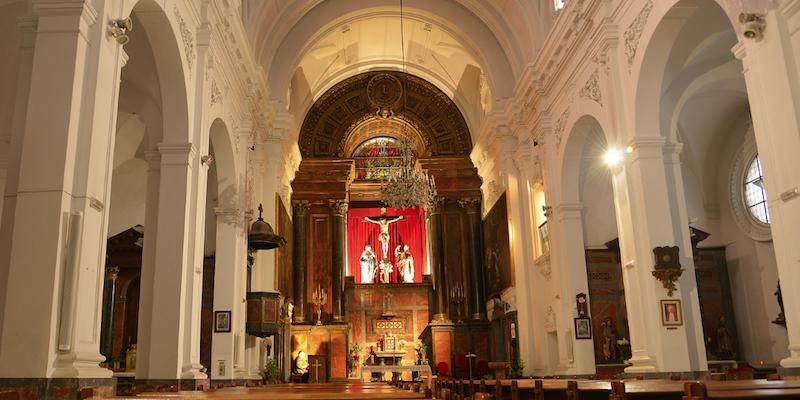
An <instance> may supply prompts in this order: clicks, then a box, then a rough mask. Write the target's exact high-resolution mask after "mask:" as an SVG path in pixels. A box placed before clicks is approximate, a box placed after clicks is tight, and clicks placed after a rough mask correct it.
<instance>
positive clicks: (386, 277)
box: [380, 259, 394, 283]
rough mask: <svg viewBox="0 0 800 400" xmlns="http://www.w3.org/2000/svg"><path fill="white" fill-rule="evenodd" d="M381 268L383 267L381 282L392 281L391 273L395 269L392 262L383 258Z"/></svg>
mask: <svg viewBox="0 0 800 400" xmlns="http://www.w3.org/2000/svg"><path fill="white" fill-rule="evenodd" d="M380 268H381V277H380V281H381V283H390V280H391V275H390V274H391V273H392V271H394V267H392V263H390V262H389V260H386V259H383V260H381V263H380Z"/></svg>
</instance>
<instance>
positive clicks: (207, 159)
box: [200, 154, 214, 167]
mask: <svg viewBox="0 0 800 400" xmlns="http://www.w3.org/2000/svg"><path fill="white" fill-rule="evenodd" d="M200 164H205V165H206V166H207V167H210V166H212V165H214V156H212V155H210V154H208V155H205V156H202V157H200Z"/></svg>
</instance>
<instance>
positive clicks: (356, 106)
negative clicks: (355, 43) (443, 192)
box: [298, 71, 472, 158]
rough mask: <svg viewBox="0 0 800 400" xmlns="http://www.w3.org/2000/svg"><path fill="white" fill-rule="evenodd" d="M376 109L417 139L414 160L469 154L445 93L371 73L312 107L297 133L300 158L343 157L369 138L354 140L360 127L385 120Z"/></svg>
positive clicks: (409, 79) (463, 128)
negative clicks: (418, 144) (384, 111)
mask: <svg viewBox="0 0 800 400" xmlns="http://www.w3.org/2000/svg"><path fill="white" fill-rule="evenodd" d="M387 99H388V100H387ZM382 107H383V108H384V109H388V110H391V111H392V112H393V113H394V116H393V117H392V118H398V119H400V120H402V121H404V122H403V123H408V124H410V125H411V126H412V127H413V130H415V131H418V132H419V133H420V134H421V136H422V138H421V140H422V143H421V145H422V147H423V148H424V151H417V152H418V154H419V155H424V156H442V155H451V156H452V155H460V156H466V155H468V154H469V152H470V150H471V149H472V142H471V140H470V135H469V129H468V128H467V124H466V122H465V121H464V117H463V116H462V115H461V112H460V111H459V110H458V107H456V105H455V104H454V103H453V101H452V100H451V99H450V98H449V97H448V96H447V95H446V94H444V93H443V92H442V91H441V90H439V89H437V88H436V87H435V86H434V85H432V84H430V83H429V82H426V81H425V80H423V79H420V78H418V77H416V76H413V75H408V74H403V73H401V72H394V71H377V72H367V73H362V74H359V75H356V76H353V77H350V78H348V79H346V80H344V81H342V82H340V83H338V84H336V85H335V86H334V87H333V88H331V89H330V90H328V91H326V92H325V93H324V94H323V95H322V96H321V97H320V98H319V99H318V100H317V101H316V102H315V103H314V105H313V106H312V107H311V109H310V110H309V112H308V114H307V115H306V117H305V120H304V121H303V125H302V127H301V128H300V137H299V139H298V143H299V145H300V152H301V153H302V155H303V158H332V157H347V156H349V155H350V154H348V153H349V151H348V150H347V149H348V148H354V147H355V146H356V145H358V144H360V143H362V142H363V141H364V140H365V139H369V137H361V136H359V135H358V132H359V129H358V128H359V127H360V126H363V125H364V124H365V123H368V122H370V121H372V120H376V119H377V120H380V119H381V118H388V117H379V116H378V115H377V114H378V112H377V111H378V110H379V109H381V108H382ZM375 134H376V135H375V136H392V137H397V136H395V135H391V134H390V133H389V132H386V133H381V132H375Z"/></svg>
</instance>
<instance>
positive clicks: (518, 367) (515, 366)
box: [508, 359, 525, 379]
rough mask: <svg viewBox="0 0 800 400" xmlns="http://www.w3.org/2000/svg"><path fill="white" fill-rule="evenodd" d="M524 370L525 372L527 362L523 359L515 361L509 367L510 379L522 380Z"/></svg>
mask: <svg viewBox="0 0 800 400" xmlns="http://www.w3.org/2000/svg"><path fill="white" fill-rule="evenodd" d="M523 370H525V362H524V361H522V360H521V359H517V360H514V362H513V363H512V364H511V365H509V366H508V377H509V378H511V379H516V378H522V373H523V372H522V371H523Z"/></svg>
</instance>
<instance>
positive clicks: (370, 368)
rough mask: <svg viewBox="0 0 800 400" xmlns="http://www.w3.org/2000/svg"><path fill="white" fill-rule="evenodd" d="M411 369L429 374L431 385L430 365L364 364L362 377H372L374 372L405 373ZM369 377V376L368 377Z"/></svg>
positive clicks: (429, 385)
mask: <svg viewBox="0 0 800 400" xmlns="http://www.w3.org/2000/svg"><path fill="white" fill-rule="evenodd" d="M406 371H410V372H412V373H414V372H419V373H420V374H423V373H424V374H427V380H428V387H431V375H432V373H431V367H430V365H427V364H425V365H364V366H362V367H361V379H362V380H363V379H364V376H365V375H366V376H368V377H371V376H372V373H373V372H384V373H385V372H398V373H403V372H406ZM367 379H369V378H367Z"/></svg>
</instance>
